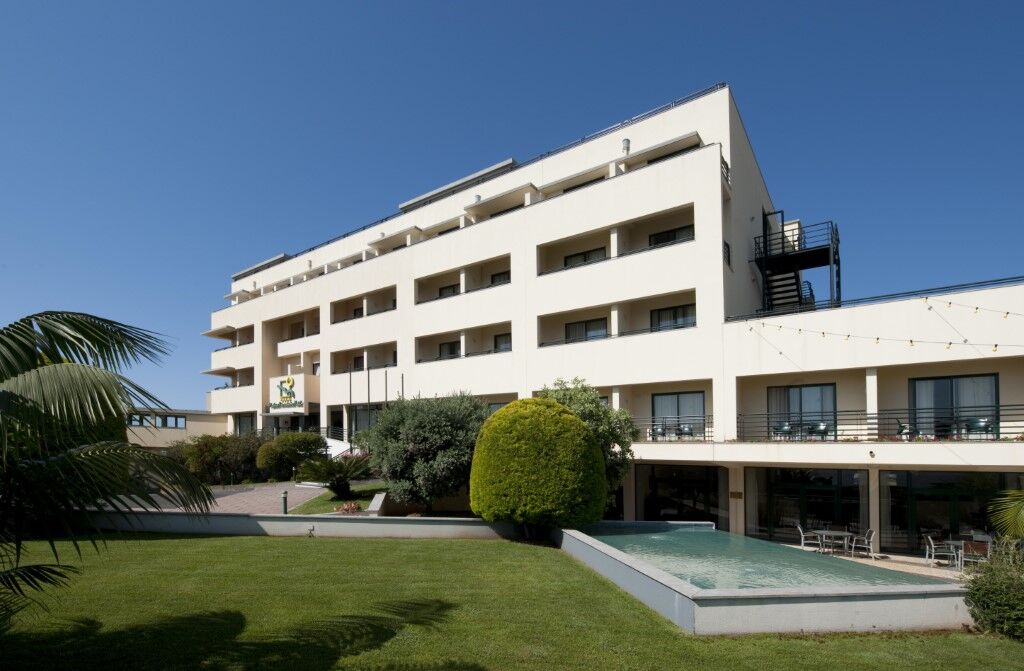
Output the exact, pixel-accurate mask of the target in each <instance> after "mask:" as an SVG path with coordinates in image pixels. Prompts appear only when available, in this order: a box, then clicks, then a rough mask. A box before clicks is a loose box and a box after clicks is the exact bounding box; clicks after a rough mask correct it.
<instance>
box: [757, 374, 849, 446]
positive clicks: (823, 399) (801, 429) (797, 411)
mask: <svg viewBox="0 0 1024 671" xmlns="http://www.w3.org/2000/svg"><path fill="white" fill-rule="evenodd" d="M768 415H769V417H768V421H769V426H768V429H769V431H770V432H771V434H772V436H773V437H775V436H777V437H786V438H794V437H803V438H815V439H822V440H824V439H825V438H826V437H829V436H831V437H832V438H834V437H835V431H836V386H835V384H802V385H791V386H787V387H768Z"/></svg>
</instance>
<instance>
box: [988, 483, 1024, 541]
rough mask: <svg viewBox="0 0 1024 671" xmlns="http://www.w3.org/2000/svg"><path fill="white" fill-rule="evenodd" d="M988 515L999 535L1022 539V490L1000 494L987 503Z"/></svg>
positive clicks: (1023, 513) (1023, 525)
mask: <svg viewBox="0 0 1024 671" xmlns="http://www.w3.org/2000/svg"><path fill="white" fill-rule="evenodd" d="M988 514H989V517H990V518H991V519H992V524H993V525H994V526H995V528H996V530H997V531H999V533H1001V534H1005V535H1007V536H1011V537H1013V538H1024V489H1010V490H1008V491H1005V492H1002V493H1001V494H1000V495H999V496H998V497H996V498H995V499H994V500H993V501H992V502H991V503H989V506H988Z"/></svg>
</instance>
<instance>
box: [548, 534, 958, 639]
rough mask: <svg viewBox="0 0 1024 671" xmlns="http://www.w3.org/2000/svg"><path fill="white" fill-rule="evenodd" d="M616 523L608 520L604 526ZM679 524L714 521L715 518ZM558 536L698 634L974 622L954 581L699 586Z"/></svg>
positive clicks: (589, 541) (578, 537)
mask: <svg viewBox="0 0 1024 671" xmlns="http://www.w3.org/2000/svg"><path fill="white" fill-rule="evenodd" d="M615 524H616V523H614V522H611V523H609V522H603V523H601V524H600V525H598V527H603V526H610V525H615ZM629 524H630V525H635V524H636V523H629ZM659 524H665V523H663V522H659ZM672 524H680V525H689V526H709V527H711V528H714V525H713V524H712V523H710V522H707V523H688V522H679V523H672ZM554 541H555V543H556V544H557V545H558V547H560V548H561V549H562V550H563V551H564V552H566V553H568V554H569V555H571V556H572V557H575V558H576V559H578V560H579V561H581V562H583V563H584V564H586V565H587V566H589V567H590V568H591V569H593V570H595V571H597V572H598V573H600V574H601V575H602V576H604V577H605V578H607V579H608V580H610V581H612V582H613V583H615V584H616V585H618V586H619V587H620V588H622V589H623V590H625V591H626V592H628V593H629V594H631V595H633V596H634V597H635V598H637V599H638V600H640V601H641V602H642V603H644V604H645V605H647V606H648V607H650V608H651V609H653V610H654V611H656V612H658V613H660V614H661V615H662V616H664V617H666V618H668V619H669V620H671V621H672V622H674V623H675V624H676V625H678V626H680V627H682V628H683V629H685V630H686V631H689V632H691V633H694V634H754V633H807V632H843V631H851V632H852V631H896V630H926V629H960V628H961V627H963V626H964V625H969V624H972V620H971V616H970V614H969V613H968V611H967V606H966V605H965V604H964V598H963V596H964V589H963V588H962V587H961V586H959V585H956V584H953V583H950V584H948V585H883V586H858V587H835V586H830V587H792V588H756V589H700V588H697V587H694V586H693V585H691V584H690V583H687V582H685V581H683V580H681V579H679V578H677V577H675V576H673V575H671V574H669V573H667V572H665V571H663V570H661V569H659V568H657V567H655V566H652V565H651V564H649V563H647V562H645V561H643V560H640V559H638V558H636V557H634V556H632V555H629V554H627V553H625V552H622V551H620V550H617V549H615V548H613V547H611V546H610V545H607V544H606V543H602V542H601V541H599V540H597V539H595V538H592V537H591V536H589V535H587V534H585V533H583V532H581V531H575V530H570V529H563V530H561V531H558V532H556V533H555V534H554ZM879 570H884V569H879Z"/></svg>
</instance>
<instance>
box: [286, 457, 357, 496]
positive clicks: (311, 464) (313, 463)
mask: <svg viewBox="0 0 1024 671" xmlns="http://www.w3.org/2000/svg"><path fill="white" fill-rule="evenodd" d="M369 474H370V458H369V457H368V456H364V455H355V454H353V455H345V456H341V457H338V458H336V459H324V458H320V459H309V460H307V461H304V462H302V465H300V466H299V477H300V478H301V479H303V480H310V481H313V482H323V483H324V484H326V485H327V489H329V490H331V493H332V494H334V498H336V499H348V498H351V497H352V486H351V485H350V484H349V481H350V480H359V479H362V478H365V477H366V476H367V475H369Z"/></svg>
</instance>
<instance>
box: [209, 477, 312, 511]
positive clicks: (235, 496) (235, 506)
mask: <svg viewBox="0 0 1024 671" xmlns="http://www.w3.org/2000/svg"><path fill="white" fill-rule="evenodd" d="M212 489H213V495H214V496H216V497H217V503H216V504H215V505H214V506H212V507H211V508H210V512H214V513H262V514H267V513H280V512H281V492H284V491H286V492H288V510H291V509H293V508H295V507H297V506H299V505H301V504H303V503H305V502H306V501H308V500H310V499H312V498H314V497H316V496H319V495H320V494H321V493H323V492H325V491H327V490H326V489H324V488H322V487H299V486H298V485H296V484H295V483H294V482H273V483H261V484H257V485H236V486H233V487H213V488H212Z"/></svg>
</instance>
